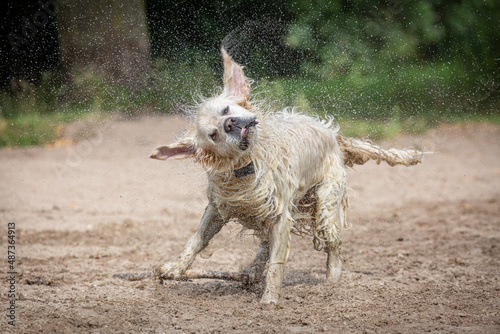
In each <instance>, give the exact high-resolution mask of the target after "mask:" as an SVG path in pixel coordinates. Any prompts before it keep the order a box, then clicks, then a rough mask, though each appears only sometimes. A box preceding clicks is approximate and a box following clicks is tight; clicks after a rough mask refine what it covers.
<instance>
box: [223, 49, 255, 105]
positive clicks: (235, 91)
mask: <svg viewBox="0 0 500 334" xmlns="http://www.w3.org/2000/svg"><path fill="white" fill-rule="evenodd" d="M221 52H222V59H223V61H224V76H223V81H224V90H225V91H226V92H227V93H228V94H229V95H230V96H234V97H236V98H237V99H238V100H240V102H244V101H248V100H249V99H250V81H249V80H248V78H247V77H246V76H245V74H244V73H243V69H242V68H241V66H240V65H239V64H238V63H235V62H234V61H233V60H232V59H231V57H230V56H229V55H228V54H227V52H226V50H224V49H221Z"/></svg>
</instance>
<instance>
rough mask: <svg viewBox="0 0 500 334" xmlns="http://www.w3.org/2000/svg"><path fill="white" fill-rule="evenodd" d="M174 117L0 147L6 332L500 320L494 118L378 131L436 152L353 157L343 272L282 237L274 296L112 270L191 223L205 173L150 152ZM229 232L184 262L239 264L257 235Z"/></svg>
mask: <svg viewBox="0 0 500 334" xmlns="http://www.w3.org/2000/svg"><path fill="white" fill-rule="evenodd" d="M184 128H185V122H184V121H183V120H181V119H180V118H153V117H148V118H141V119H138V120H126V121H114V122H109V123H105V124H101V125H100V126H99V127H98V128H97V130H94V131H96V135H95V136H94V137H90V138H86V139H85V138H84V139H82V140H81V141H80V142H79V143H78V144H77V145H73V146H67V147H59V148H54V147H37V148H28V149H3V150H1V151H0V177H1V179H2V187H1V189H0V218H1V219H0V221H1V222H2V228H1V231H2V232H1V236H0V237H1V239H0V240H1V241H2V243H1V244H2V245H4V246H3V247H4V254H5V253H6V252H5V248H6V244H7V243H6V241H7V222H10V221H13V222H15V223H16V233H17V239H16V241H17V244H16V256H17V263H16V266H17V267H16V269H17V271H18V272H19V275H18V280H17V283H16V292H17V295H18V297H19V299H18V300H17V303H16V306H17V313H16V326H15V328H11V326H9V325H8V324H7V320H6V317H2V320H1V323H0V330H1V331H2V332H4V330H5V329H6V330H9V331H13V332H68V333H69V332H113V333H116V332H158V333H214V332H222V333H227V332H232V333H233V332H234V333H285V332H286V333H294V332H297V333H299V332H300V333H308V332H310V333H316V332H325V333H337V332H355V333H358V332H368V333H371V332H381V333H382V332H413V333H420V332H424V331H427V332H441V333H472V332H473V333H498V332H500V311H499V309H500V282H499V277H500V128H498V127H495V126H491V125H481V124H472V125H463V126H456V125H454V126H450V125H443V126H441V127H440V128H438V129H435V130H433V131H431V132H430V133H428V134H426V135H425V136H418V137H409V136H402V137H400V138H396V139H394V140H391V141H390V142H384V143H381V144H382V145H383V146H384V147H389V146H397V147H405V146H411V145H419V146H420V147H424V148H425V149H427V150H432V151H435V152H437V153H436V154H434V155H432V156H429V157H427V158H426V159H425V160H424V163H423V164H422V165H419V166H415V167H410V168H406V167H395V168H391V167H389V166H386V165H380V166H378V165H376V164H374V163H368V164H366V165H365V166H359V167H356V168H355V169H353V170H350V172H349V174H350V180H349V182H350V187H351V192H350V194H351V196H350V200H351V209H350V211H349V220H350V222H351V223H352V228H351V229H350V230H349V231H347V232H346V233H344V236H343V240H344V243H343V249H342V251H343V256H344V259H345V263H344V273H343V278H342V282H341V283H340V284H339V285H333V284H330V283H325V282H324V275H325V268H324V265H325V261H326V255H325V254H324V253H323V252H316V251H314V250H313V247H312V241H311V240H310V239H307V238H304V239H300V238H294V239H293V240H292V251H291V254H290V257H289V260H288V262H287V265H286V275H285V287H284V289H283V297H282V302H281V304H280V305H278V306H264V305H260V304H259V303H258V300H259V297H260V293H261V292H262V286H253V287H246V286H244V285H243V284H241V283H238V282H227V281H218V280H197V281H187V282H171V283H168V284H167V285H166V286H161V285H159V284H158V282H157V281H156V280H155V279H153V278H147V279H144V280H139V281H124V280H120V279H117V278H113V274H116V273H123V272H147V271H150V270H151V269H152V268H153V267H154V266H156V265H158V264H160V263H162V262H163V261H165V260H167V259H169V258H172V257H174V256H175V255H176V254H177V253H178V252H179V251H180V250H181V248H182V246H183V245H184V243H185V242H186V240H187V238H188V237H189V236H190V235H191V234H192V233H193V232H194V230H195V229H196V228H197V226H198V223H199V220H200V218H201V215H202V214H203V210H204V207H205V205H206V198H205V193H204V192H205V187H206V181H205V178H204V175H203V172H202V171H201V170H200V169H199V168H198V167H197V166H195V165H194V164H193V163H192V162H190V161H173V162H159V161H154V160H151V159H147V156H148V154H149V153H150V152H151V151H152V149H153V148H154V147H155V146H156V145H159V144H165V143H168V142H170V141H171V140H172V139H173V138H174V136H175V135H176V134H179V133H180V132H181V131H182V130H183V129H184ZM239 232H240V228H239V227H238V226H236V225H230V226H228V227H226V228H225V229H224V230H223V232H222V233H221V235H219V236H217V237H216V239H215V240H214V242H213V244H212V246H211V251H213V255H212V257H210V258H209V259H206V260H205V259H200V258H198V259H197V260H196V261H195V263H194V268H195V269H210V270H230V271H237V270H240V268H241V267H243V266H245V265H247V264H248V263H249V262H250V261H251V260H252V258H253V256H254V252H255V251H256V249H257V241H256V240H255V239H254V238H253V237H252V236H251V235H250V234H244V235H240V234H239ZM3 262H4V265H3V266H2V271H3V274H4V276H5V275H7V271H8V270H7V267H6V266H5V263H6V260H4V261H3ZM3 282H4V283H2V286H5V288H3V291H4V292H3V293H2V297H1V301H2V307H7V303H8V300H7V299H6V290H7V287H6V285H4V284H5V281H3Z"/></svg>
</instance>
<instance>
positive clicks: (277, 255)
mask: <svg viewBox="0 0 500 334" xmlns="http://www.w3.org/2000/svg"><path fill="white" fill-rule="evenodd" d="M291 219H292V218H291V217H290V215H289V213H288V211H286V210H285V212H283V213H282V214H281V216H280V217H279V219H278V221H276V222H275V223H274V225H273V229H272V239H271V244H270V246H271V248H270V252H269V267H268V270H267V275H266V287H265V289H264V294H263V295H262V298H261V300H260V302H261V303H265V304H270V303H275V304H277V303H278V300H279V298H280V295H281V287H282V284H283V267H284V265H285V261H286V258H287V255H288V250H289V241H290V227H291Z"/></svg>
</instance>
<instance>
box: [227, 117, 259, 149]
mask: <svg viewBox="0 0 500 334" xmlns="http://www.w3.org/2000/svg"><path fill="white" fill-rule="evenodd" d="M256 119H257V116H253V117H228V118H227V119H226V120H225V121H224V131H226V133H227V134H229V135H230V136H233V137H234V138H236V139H238V140H239V141H240V145H239V148H240V149H242V150H243V151H244V150H246V149H247V148H248V145H249V142H248V134H249V133H250V128H251V127H252V126H255V125H257V123H258V122H257V121H256Z"/></svg>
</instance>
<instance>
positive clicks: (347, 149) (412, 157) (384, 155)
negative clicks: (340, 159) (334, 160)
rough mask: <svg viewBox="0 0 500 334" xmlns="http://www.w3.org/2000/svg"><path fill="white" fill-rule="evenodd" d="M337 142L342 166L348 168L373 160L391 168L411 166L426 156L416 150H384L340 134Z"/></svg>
mask: <svg viewBox="0 0 500 334" xmlns="http://www.w3.org/2000/svg"><path fill="white" fill-rule="evenodd" d="M337 141H338V143H339V145H340V149H341V150H342V153H343V155H344V164H345V165H346V166H349V167H352V166H354V165H363V164H364V163H365V162H367V161H368V160H374V161H375V162H376V163H377V164H379V163H380V162H381V161H385V162H387V163H388V164H389V165H391V166H395V165H405V166H412V165H416V164H418V163H420V162H422V157H423V156H424V154H426V153H424V152H422V151H418V150H416V149H402V150H400V149H395V148H391V149H388V150H384V149H383V148H381V147H380V146H377V145H375V144H373V143H371V142H370V141H368V140H360V139H355V138H348V137H344V136H342V135H340V134H339V135H337Z"/></svg>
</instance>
